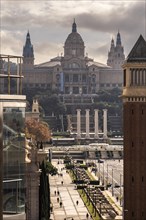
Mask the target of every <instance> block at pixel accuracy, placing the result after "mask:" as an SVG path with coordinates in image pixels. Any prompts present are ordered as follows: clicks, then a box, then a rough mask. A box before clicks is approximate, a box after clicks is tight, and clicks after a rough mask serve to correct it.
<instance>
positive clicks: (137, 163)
mask: <svg viewBox="0 0 146 220" xmlns="http://www.w3.org/2000/svg"><path fill="white" fill-rule="evenodd" d="M123 69H124V88H123V108H124V208H123V214H124V220H144V219H146V41H145V40H144V38H143V37H142V36H141V35H140V37H139V39H138V40H137V42H136V43H135V45H134V47H133V49H132V50H131V52H130V53H129V55H128V57H127V60H126V61H125V63H124V65H123Z"/></svg>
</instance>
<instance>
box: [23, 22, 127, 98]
mask: <svg viewBox="0 0 146 220" xmlns="http://www.w3.org/2000/svg"><path fill="white" fill-rule="evenodd" d="M124 59H125V56H124V49H123V46H122V43H121V36H120V33H119V32H118V34H117V39H116V45H114V40H113V39H112V41H111V48H110V51H109V53H108V60H107V65H106V64H102V63H99V62H96V61H94V60H93V59H91V58H89V57H88V56H86V55H85V44H84V41H83V39H82V37H81V35H80V34H79V33H78V31H77V25H76V23H75V21H74V22H73V24H72V31H71V33H70V34H69V35H68V37H67V39H66V40H65V43H64V55H62V56H57V57H55V58H52V59H51V60H50V61H47V62H44V63H41V64H39V65H34V51H33V45H32V44H31V39H30V34H29V32H28V33H27V36H26V42H25V45H24V47H23V74H24V87H25V88H48V89H51V90H56V91H57V92H58V93H59V94H64V95H67V96H68V95H82V94H83V95H84V94H86V95H87V94H96V93H97V92H98V91H99V89H112V88H115V87H119V88H122V86H123V76H122V68H121V65H122V64H123V62H124Z"/></svg>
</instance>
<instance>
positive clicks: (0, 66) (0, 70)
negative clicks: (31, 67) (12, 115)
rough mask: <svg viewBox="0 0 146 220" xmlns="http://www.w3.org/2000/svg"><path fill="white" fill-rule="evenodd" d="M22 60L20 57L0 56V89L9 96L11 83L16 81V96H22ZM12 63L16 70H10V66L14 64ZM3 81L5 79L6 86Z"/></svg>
mask: <svg viewBox="0 0 146 220" xmlns="http://www.w3.org/2000/svg"><path fill="white" fill-rule="evenodd" d="M22 58H23V57H22V56H13V55H3V54H0V80H1V79H3V81H1V82H0V83H1V88H2V87H3V88H4V89H3V90H4V91H5V92H4V93H7V94H11V91H12V89H13V88H12V87H13V85H12V84H11V82H12V80H14V79H16V94H17V95H21V94H22V78H23V76H22ZM12 61H13V62H14V63H15V64H16V69H12V68H11V67H12V64H14V63H13V62H12ZM4 64H5V66H4ZM5 79H7V83H6V85H4V80H5ZM5 87H7V88H5Z"/></svg>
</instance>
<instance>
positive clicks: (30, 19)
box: [0, 0, 146, 64]
mask: <svg viewBox="0 0 146 220" xmlns="http://www.w3.org/2000/svg"><path fill="white" fill-rule="evenodd" d="M145 13H146V8H145V1H144V0H143V1H139V0H135V1H134V0H133V1H132V0H127V1H117V0H112V1H106V0H102V1H98V0H96V1H95V0H92V1H91V0H90V1H85V0H80V1H79V0H78V1H68V0H66V1H58V0H56V1H55V0H54V1H51V0H46V1H45V0H42V1H36V0H27V1H23V0H15V1H13V0H9V1H7V0H1V13H0V19H1V20H0V23H1V35H0V38H1V41H0V42H1V47H0V50H1V51H0V53H2V54H13V55H22V50H23V46H24V44H25V39H26V34H27V31H28V30H29V32H30V35H31V42H32V44H33V47H34V55H35V63H36V64H37V63H41V62H46V61H48V60H49V59H51V58H52V57H54V56H57V55H60V54H61V53H63V46H64V42H65V40H66V38H67V36H68V34H70V32H71V27H72V23H73V19H74V18H75V20H76V23H77V30H78V33H79V34H80V35H81V36H82V38H83V40H84V43H85V46H86V48H85V51H86V53H88V56H89V57H91V58H94V60H95V61H98V62H102V63H106V61H107V53H108V50H109V48H110V42H111V39H112V37H113V38H114V39H115V38H116V34H117V32H118V30H119V31H120V33H121V38H122V44H123V46H124V50H125V55H126V56H127V55H128V53H129V52H130V50H131V48H132V47H133V45H134V44H135V42H136V40H137V38H138V37H139V35H140V34H142V35H143V36H144V38H145V33H146V30H145V29H146V21H145ZM115 40H116V39H115Z"/></svg>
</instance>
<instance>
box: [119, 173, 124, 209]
mask: <svg viewBox="0 0 146 220" xmlns="http://www.w3.org/2000/svg"><path fill="white" fill-rule="evenodd" d="M122 176H123V175H122V174H121V173H120V205H122V198H121V197H122V189H121V187H122Z"/></svg>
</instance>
